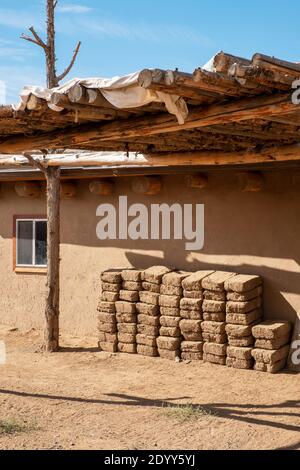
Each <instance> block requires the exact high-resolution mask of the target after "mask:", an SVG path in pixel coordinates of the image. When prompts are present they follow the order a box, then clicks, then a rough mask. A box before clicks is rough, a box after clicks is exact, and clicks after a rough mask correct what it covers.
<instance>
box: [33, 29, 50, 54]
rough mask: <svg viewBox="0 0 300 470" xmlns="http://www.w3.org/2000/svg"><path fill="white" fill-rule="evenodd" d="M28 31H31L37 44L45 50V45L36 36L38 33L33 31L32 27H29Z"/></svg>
mask: <svg viewBox="0 0 300 470" xmlns="http://www.w3.org/2000/svg"><path fill="white" fill-rule="evenodd" d="M29 31H31V33H32V35H33V36H34V37H35V39H36V40H37V42H38V43H39V44H40V45H41V47H44V48H45V49H46V48H47V46H46V44H45V43H44V41H43V40H42V39H41V38H40V36H39V35H38V33H37V32H36V31H35V29H34V27H33V26H31V27H30V28H29Z"/></svg>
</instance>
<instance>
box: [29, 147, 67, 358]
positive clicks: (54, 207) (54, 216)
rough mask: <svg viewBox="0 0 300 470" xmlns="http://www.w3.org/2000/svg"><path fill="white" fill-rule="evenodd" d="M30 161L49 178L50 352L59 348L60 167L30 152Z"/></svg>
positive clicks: (47, 345) (47, 346)
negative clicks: (51, 164) (53, 165)
mask: <svg viewBox="0 0 300 470" xmlns="http://www.w3.org/2000/svg"><path fill="white" fill-rule="evenodd" d="M23 155H24V156H25V157H26V158H27V160H28V161H29V163H30V164H31V165H32V166H33V167H35V168H38V169H39V170H40V171H42V172H43V173H44V175H45V178H46V181H47V284H46V298H45V317H46V327H45V334H44V340H45V341H44V346H45V350H46V351H48V352H55V351H58V349H59V296H60V283H59V270H60V269H59V268H60V256H59V252H60V168H59V167H47V166H46V165H45V164H43V163H42V162H41V161H40V160H36V159H34V158H33V157H32V155H30V154H29V153H26V152H24V154H23Z"/></svg>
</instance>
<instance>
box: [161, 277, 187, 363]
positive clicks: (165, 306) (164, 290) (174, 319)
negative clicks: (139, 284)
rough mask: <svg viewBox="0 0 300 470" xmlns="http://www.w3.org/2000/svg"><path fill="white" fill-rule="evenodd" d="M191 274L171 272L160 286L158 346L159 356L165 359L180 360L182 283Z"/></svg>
mask: <svg viewBox="0 0 300 470" xmlns="http://www.w3.org/2000/svg"><path fill="white" fill-rule="evenodd" d="M188 275H189V273H183V272H170V273H167V274H165V275H164V276H163V278H162V284H161V286H160V296H159V305H160V319H159V320H160V329H159V338H158V339H157V344H158V348H159V355H160V356H161V357H163V358H165V359H170V360H175V359H176V358H180V344H181V330H180V327H179V323H180V300H181V298H182V287H181V282H182V280H183V279H184V278H186V277H187V276H188Z"/></svg>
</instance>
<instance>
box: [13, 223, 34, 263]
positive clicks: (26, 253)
mask: <svg viewBox="0 0 300 470" xmlns="http://www.w3.org/2000/svg"><path fill="white" fill-rule="evenodd" d="M17 234H18V241H17V264H21V265H22V264H25V265H32V255H33V246H32V238H33V222H32V221H31V220H19V221H18V231H17Z"/></svg>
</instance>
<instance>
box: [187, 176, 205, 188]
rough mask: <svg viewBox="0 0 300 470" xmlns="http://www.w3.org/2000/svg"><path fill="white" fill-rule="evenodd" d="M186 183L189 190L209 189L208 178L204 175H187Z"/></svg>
mask: <svg viewBox="0 0 300 470" xmlns="http://www.w3.org/2000/svg"><path fill="white" fill-rule="evenodd" d="M186 183H187V187H188V188H190V189H207V188H208V187H209V181H208V177H207V175H206V174H204V173H198V174H195V175H188V176H187V178H186Z"/></svg>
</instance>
